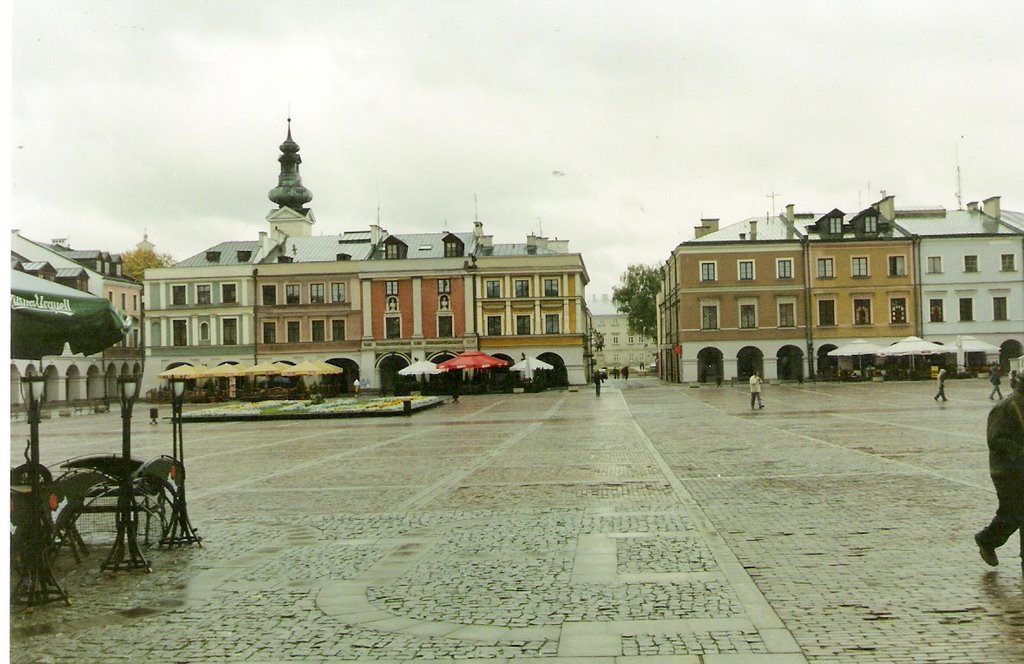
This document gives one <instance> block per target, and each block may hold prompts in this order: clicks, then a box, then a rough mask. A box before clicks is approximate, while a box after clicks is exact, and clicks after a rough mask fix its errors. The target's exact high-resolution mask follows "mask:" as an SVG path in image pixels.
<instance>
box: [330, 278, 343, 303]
mask: <svg viewBox="0 0 1024 664" xmlns="http://www.w3.org/2000/svg"><path fill="white" fill-rule="evenodd" d="M344 301H345V284H344V283H343V282H340V281H336V282H334V283H332V284H331V302H344Z"/></svg>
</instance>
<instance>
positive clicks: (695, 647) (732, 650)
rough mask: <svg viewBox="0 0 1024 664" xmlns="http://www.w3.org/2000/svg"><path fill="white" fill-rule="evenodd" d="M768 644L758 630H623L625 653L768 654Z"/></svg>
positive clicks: (623, 652) (623, 649) (647, 654)
mask: <svg viewBox="0 0 1024 664" xmlns="http://www.w3.org/2000/svg"><path fill="white" fill-rule="evenodd" d="M767 652H768V648H767V647H766V646H765V644H764V640H763V639H762V638H761V635H760V634H758V633H757V632H756V631H750V632H742V631H716V632H693V633H691V634H668V635H663V634H623V635H622V654H623V655H626V656H630V655H633V656H636V655H646V656H653V655H718V654H765V653H767Z"/></svg>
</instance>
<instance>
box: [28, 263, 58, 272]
mask: <svg viewBox="0 0 1024 664" xmlns="http://www.w3.org/2000/svg"><path fill="white" fill-rule="evenodd" d="M21 267H22V268H24V269H25V270H26V271H29V272H34V271H36V270H41V269H43V268H44V267H49V268H51V269H52V268H53V266H52V265H50V264H49V263H47V262H46V261H29V262H27V263H22V264H21Z"/></svg>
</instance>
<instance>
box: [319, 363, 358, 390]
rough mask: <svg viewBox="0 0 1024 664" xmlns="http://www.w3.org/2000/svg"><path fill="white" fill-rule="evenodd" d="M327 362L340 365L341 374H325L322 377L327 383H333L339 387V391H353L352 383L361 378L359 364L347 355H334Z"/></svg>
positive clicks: (332, 384)
mask: <svg viewBox="0 0 1024 664" xmlns="http://www.w3.org/2000/svg"><path fill="white" fill-rule="evenodd" d="M326 362H327V364H333V365H334V366H336V367H340V368H341V370H342V372H343V373H341V374H336V375H333V376H324V377H323V378H321V380H322V381H323V383H324V384H325V385H331V386H334V387H337V390H338V392H340V393H346V392H352V390H353V388H352V383H354V382H355V381H357V380H359V379H360V378H361V376H360V374H359V365H358V364H357V363H356V362H355V361H354V360H350V359H348V358H347V357H332V358H331V359H329V360H326Z"/></svg>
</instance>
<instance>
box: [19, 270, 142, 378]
mask: <svg viewBox="0 0 1024 664" xmlns="http://www.w3.org/2000/svg"><path fill="white" fill-rule="evenodd" d="M130 329H131V318H127V317H126V318H121V315H120V314H119V313H118V312H117V311H116V310H115V309H114V307H113V305H111V304H110V302H108V301H107V300H105V299H104V298H102V297H97V296H95V295H92V294H90V293H85V292H83V291H80V290H75V289H74V288H68V287H67V286H61V285H60V284H56V283H53V282H52V281H47V280H46V279H40V278H38V277H33V276H32V275H30V274H25V273H24V272H19V271H17V270H11V357H12V358H18V359H22V360H38V359H40V358H42V357H43V356H44V355H59V354H60V353H61V352H63V350H64V344H65V343H67V344H70V346H71V352H73V353H83V354H85V355H92V354H93V353H98V352H100V351H101V350H104V349H106V348H109V347H111V346H113V345H114V344H116V343H117V342H119V341H123V340H124V335H125V334H126V333H127V332H128V331H129V330H130Z"/></svg>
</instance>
